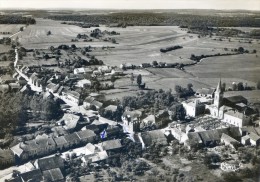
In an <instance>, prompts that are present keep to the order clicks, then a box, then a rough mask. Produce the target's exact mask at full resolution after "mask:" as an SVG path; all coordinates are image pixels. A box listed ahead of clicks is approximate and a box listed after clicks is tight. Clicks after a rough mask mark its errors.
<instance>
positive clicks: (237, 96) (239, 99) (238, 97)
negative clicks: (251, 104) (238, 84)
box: [225, 95, 247, 104]
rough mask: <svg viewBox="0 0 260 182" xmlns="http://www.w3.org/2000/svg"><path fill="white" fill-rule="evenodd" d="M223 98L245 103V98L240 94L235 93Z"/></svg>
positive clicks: (234, 102)
mask: <svg viewBox="0 0 260 182" xmlns="http://www.w3.org/2000/svg"><path fill="white" fill-rule="evenodd" d="M225 100H227V101H229V102H231V103H233V104H238V103H247V99H246V98H245V97H243V96H241V95H236V96H232V97H225Z"/></svg>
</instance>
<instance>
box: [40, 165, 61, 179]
mask: <svg viewBox="0 0 260 182" xmlns="http://www.w3.org/2000/svg"><path fill="white" fill-rule="evenodd" d="M42 174H43V177H44V181H48V182H63V181H65V179H64V176H63V174H62V172H61V170H60V168H54V169H50V170H46V171H43V172H42Z"/></svg>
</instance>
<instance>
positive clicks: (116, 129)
mask: <svg viewBox="0 0 260 182" xmlns="http://www.w3.org/2000/svg"><path fill="white" fill-rule="evenodd" d="M106 132H107V136H108V137H115V136H118V135H119V134H121V133H122V132H123V130H122V127H121V126H120V125H118V126H115V125H108V126H107V128H106Z"/></svg>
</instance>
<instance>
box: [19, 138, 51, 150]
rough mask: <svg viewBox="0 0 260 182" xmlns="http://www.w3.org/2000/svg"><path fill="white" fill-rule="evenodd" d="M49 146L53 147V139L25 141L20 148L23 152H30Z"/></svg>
mask: <svg viewBox="0 0 260 182" xmlns="http://www.w3.org/2000/svg"><path fill="white" fill-rule="evenodd" d="M50 145H52V146H55V142H54V140H53V138H45V139H34V140H29V141H25V142H24V143H21V148H22V149H23V150H24V151H31V150H36V149H39V148H42V149H45V148H46V147H47V146H50Z"/></svg>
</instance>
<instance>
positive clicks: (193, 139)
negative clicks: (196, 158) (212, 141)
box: [188, 132, 202, 145]
mask: <svg viewBox="0 0 260 182" xmlns="http://www.w3.org/2000/svg"><path fill="white" fill-rule="evenodd" d="M188 138H189V143H190V145H192V144H199V143H202V140H201V138H200V135H199V133H197V132H189V133H188Z"/></svg>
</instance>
